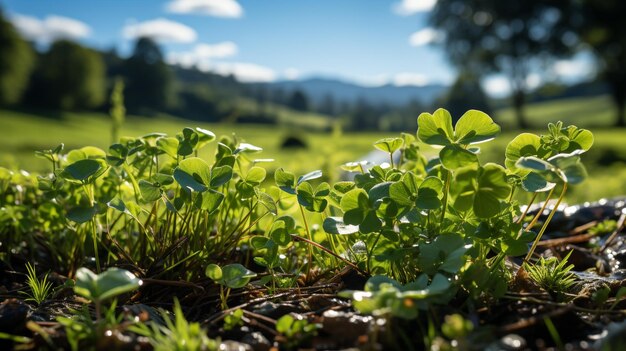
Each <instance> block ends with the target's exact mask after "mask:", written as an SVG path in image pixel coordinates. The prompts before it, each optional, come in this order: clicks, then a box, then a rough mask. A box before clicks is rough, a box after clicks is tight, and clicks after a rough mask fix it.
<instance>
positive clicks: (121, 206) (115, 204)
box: [107, 197, 132, 215]
mask: <svg viewBox="0 0 626 351" xmlns="http://www.w3.org/2000/svg"><path fill="white" fill-rule="evenodd" d="M107 206H109V207H110V208H112V209H114V210H117V211H120V212H122V213H126V214H129V215H132V214H131V213H130V211H129V210H128V208H126V204H125V203H124V201H122V199H120V198H119V197H115V198H113V199H112V200H111V201H109V202H107Z"/></svg>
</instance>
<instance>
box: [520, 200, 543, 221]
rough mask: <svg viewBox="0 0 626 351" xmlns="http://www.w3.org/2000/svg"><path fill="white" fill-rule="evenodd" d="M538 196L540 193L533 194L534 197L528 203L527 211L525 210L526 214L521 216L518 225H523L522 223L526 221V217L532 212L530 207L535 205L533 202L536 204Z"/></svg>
mask: <svg viewBox="0 0 626 351" xmlns="http://www.w3.org/2000/svg"><path fill="white" fill-rule="evenodd" d="M537 194H539V193H533V197H532V198H531V199H530V201H529V202H528V205H526V209H524V213H522V215H521V216H519V218H518V219H517V222H516V223H517V224H519V223H522V221H524V218H525V217H526V215H527V214H528V211H529V210H530V206H532V205H533V202H535V199H536V198H537Z"/></svg>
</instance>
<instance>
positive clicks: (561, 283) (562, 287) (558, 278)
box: [526, 251, 576, 296]
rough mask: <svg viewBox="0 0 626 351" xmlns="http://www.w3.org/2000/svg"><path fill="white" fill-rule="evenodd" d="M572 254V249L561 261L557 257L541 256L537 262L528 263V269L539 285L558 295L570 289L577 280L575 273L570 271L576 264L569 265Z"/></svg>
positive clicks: (531, 277)
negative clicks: (568, 261) (546, 257)
mask: <svg viewBox="0 0 626 351" xmlns="http://www.w3.org/2000/svg"><path fill="white" fill-rule="evenodd" d="M571 254H572V252H571V251H570V253H568V254H567V256H565V257H564V258H563V259H562V260H561V261H560V262H559V260H558V259H557V258H556V257H550V258H548V259H545V258H543V257H541V258H540V259H539V261H537V262H535V264H533V265H530V264H527V265H526V271H527V272H528V275H529V276H530V279H532V280H533V281H534V282H535V283H537V285H539V286H540V287H541V288H543V289H544V290H546V291H547V292H549V293H550V294H556V296H558V295H560V294H562V293H564V292H566V291H568V290H569V288H570V287H571V286H572V285H573V284H574V282H575V281H576V278H575V276H574V274H573V273H571V272H570V271H571V270H572V268H574V265H573V264H570V265H567V260H568V259H569V257H570V255H571ZM553 296H554V295H553Z"/></svg>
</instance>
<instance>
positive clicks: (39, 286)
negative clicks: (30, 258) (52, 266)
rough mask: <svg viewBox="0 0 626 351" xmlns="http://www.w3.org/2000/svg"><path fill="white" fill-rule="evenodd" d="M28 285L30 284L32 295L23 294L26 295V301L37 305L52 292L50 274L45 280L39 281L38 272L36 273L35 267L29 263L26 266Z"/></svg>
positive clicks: (46, 275) (45, 276)
mask: <svg viewBox="0 0 626 351" xmlns="http://www.w3.org/2000/svg"><path fill="white" fill-rule="evenodd" d="M26 271H27V277H26V283H27V284H28V288H29V289H30V293H28V292H24V291H23V292H22V293H23V294H24V295H26V299H25V301H31V302H34V303H35V304H37V305H40V304H41V303H42V302H44V301H45V300H46V299H48V296H50V293H51V292H52V283H51V282H49V281H48V273H46V274H45V275H44V276H43V279H41V280H40V279H39V278H38V277H37V272H36V271H35V267H34V266H33V265H32V264H30V263H27V264H26Z"/></svg>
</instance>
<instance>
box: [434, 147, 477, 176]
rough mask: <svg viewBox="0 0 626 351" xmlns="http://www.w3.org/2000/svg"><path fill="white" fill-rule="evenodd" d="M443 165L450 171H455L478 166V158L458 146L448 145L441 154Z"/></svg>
mask: <svg viewBox="0 0 626 351" xmlns="http://www.w3.org/2000/svg"><path fill="white" fill-rule="evenodd" d="M439 158H440V159H441V164H442V165H443V166H444V167H445V168H446V169H448V170H451V171H454V170H456V169H459V168H461V167H466V166H469V165H472V164H478V156H476V154H475V153H473V152H471V151H468V150H465V149H464V148H462V147H460V146H458V145H447V146H445V147H444V148H443V149H441V151H440V152H439Z"/></svg>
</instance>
